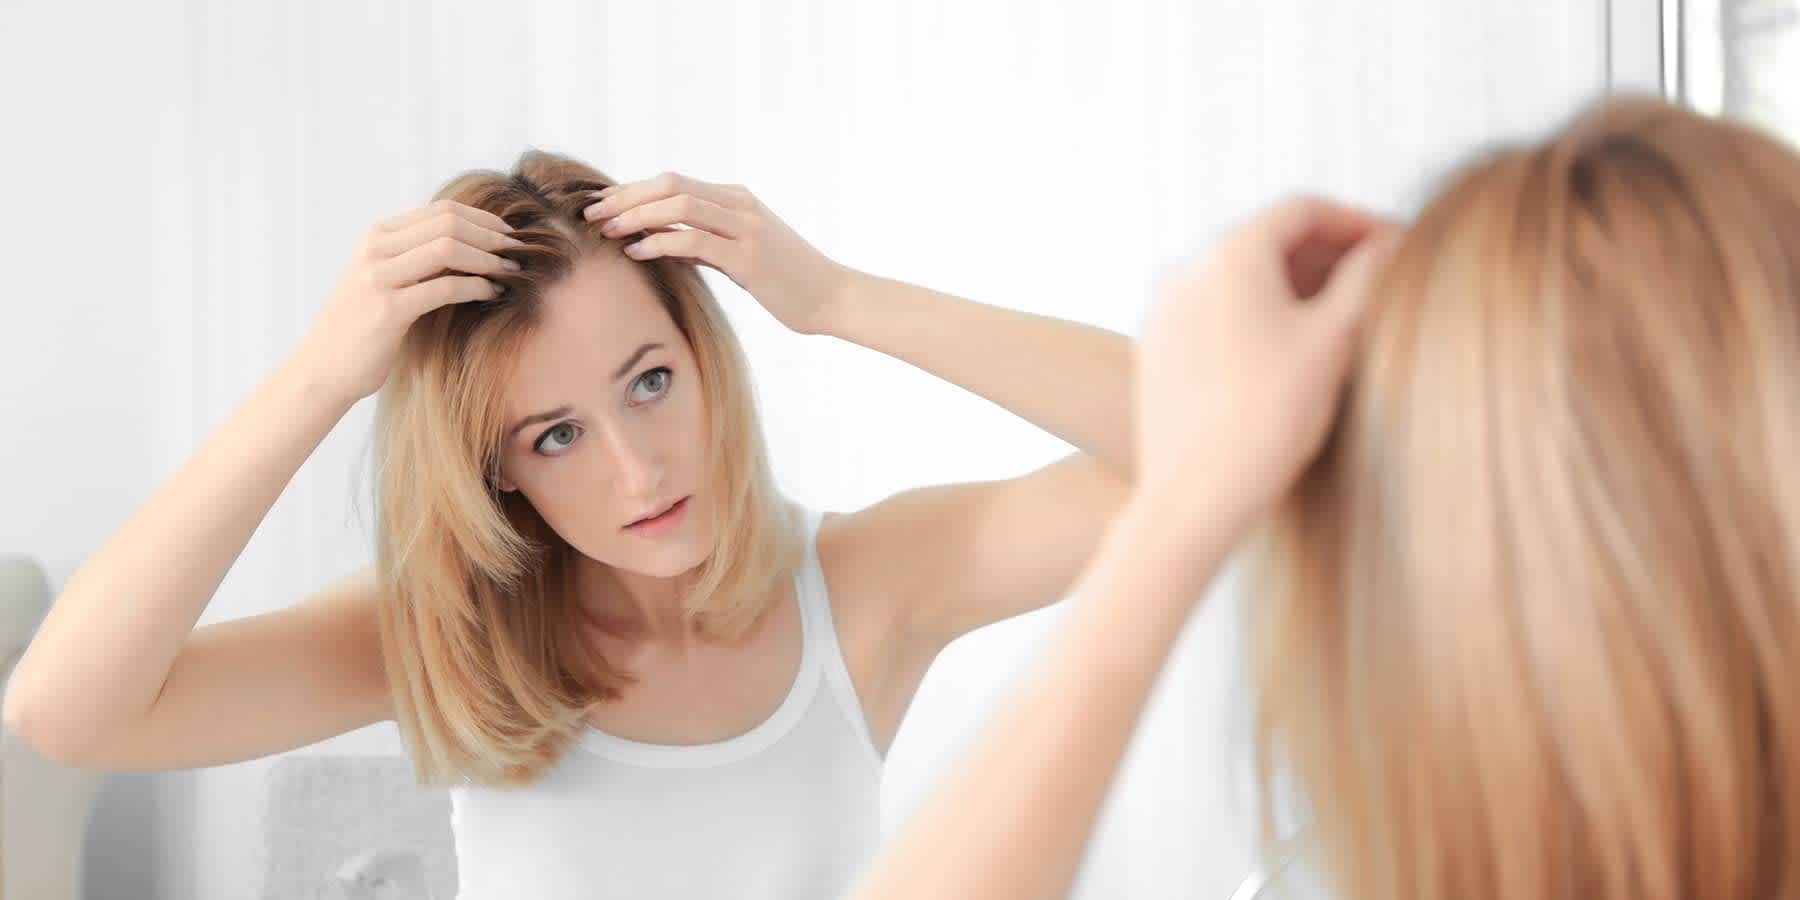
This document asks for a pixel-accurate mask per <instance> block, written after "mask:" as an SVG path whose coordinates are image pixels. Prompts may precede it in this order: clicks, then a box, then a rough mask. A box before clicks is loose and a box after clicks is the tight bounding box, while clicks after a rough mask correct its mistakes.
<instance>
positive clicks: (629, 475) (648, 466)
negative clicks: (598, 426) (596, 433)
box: [604, 425, 663, 500]
mask: <svg viewBox="0 0 1800 900" xmlns="http://www.w3.org/2000/svg"><path fill="white" fill-rule="evenodd" d="M604 432H605V441H606V448H607V456H608V457H609V462H610V464H611V466H612V471H613V480H614V484H615V486H616V487H617V489H618V492H619V495H620V496H622V497H627V498H631V499H634V500H656V499H662V498H659V497H657V496H656V491H657V489H658V488H659V487H661V485H662V478H663V464H662V455H661V454H660V453H658V452H657V451H656V449H655V447H654V445H653V443H652V441H651V440H650V435H648V434H642V433H634V432H633V431H632V430H631V429H629V428H622V427H619V426H616V425H615V426H611V427H608V428H606V429H604Z"/></svg>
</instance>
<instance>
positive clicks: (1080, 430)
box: [819, 271, 1135, 482]
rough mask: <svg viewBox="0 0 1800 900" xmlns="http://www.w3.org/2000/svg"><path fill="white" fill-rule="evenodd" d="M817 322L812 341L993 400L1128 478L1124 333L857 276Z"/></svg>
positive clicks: (1128, 351)
mask: <svg viewBox="0 0 1800 900" xmlns="http://www.w3.org/2000/svg"><path fill="white" fill-rule="evenodd" d="M819 316H820V321H821V323H822V324H821V326H820V333H822V334H829V335H831V336H833V337H836V338H840V339H842V340H846V341H850V342H851V343H854V344H858V345H860V346H863V347H867V348H869V349H871V350H875V351H878V352H880V353H884V354H886V355H888V356H892V357H894V358H895V359H898V360H901V361H903V362H907V363H910V364H912V365H913V366H916V367H917V368H919V369H922V370H924V371H926V372H929V373H931V374H932V375H935V376H937V377H939V378H942V379H943V380H945V381H948V382H950V383H951V384H954V385H956V386H958V387H961V388H963V389H965V390H968V391H971V392H973V393H975V394H977V395H979V396H981V397H984V398H986V399H988V400H990V401H993V402H994V403H996V404H998V405H1000V406H1002V407H1004V408H1005V409H1007V410H1008V411H1009V412H1012V413H1013V414H1015V415H1017V416H1019V417H1020V418H1022V419H1024V420H1026V421H1028V422H1030V423H1032V424H1033V425H1036V426H1038V427H1039V428H1042V429H1044V430H1045V431H1048V432H1050V433H1051V434H1054V435H1056V436H1057V437H1059V438H1062V439H1063V440H1065V441H1068V442H1069V443H1070V444H1072V445H1074V446H1075V447H1076V448H1077V449H1079V450H1081V451H1082V452H1084V453H1087V454H1089V455H1091V456H1093V457H1094V458H1095V459H1096V460H1098V461H1099V462H1100V464H1101V465H1102V466H1103V467H1104V469H1105V470H1106V471H1107V472H1109V473H1110V474H1112V475H1113V477H1114V478H1116V479H1118V480H1120V481H1124V482H1130V481H1132V480H1133V478H1134V473H1133V470H1134V465H1135V464H1134V462H1133V455H1132V434H1133V431H1132V404H1131V380H1132V354H1133V350H1132V342H1131V340H1130V339H1129V338H1127V337H1125V336H1124V335H1121V334H1117V333H1115V332H1112V331H1107V330H1106V329H1104V328H1096V327H1094V326H1092V325H1085V324H1082V323H1079V322H1071V321H1067V320H1064V319H1057V318H1052V317H1050V316H1040V315H1036V314H1033V313H1025V312H1019V311H1017V310H1011V309H1005V308H1003V307H998V306H991V305H988V304H985V303H978V302H976V301H973V300H966V299H963V298H961V297H957V296H954V295H951V294H946V293H943V292H941V291H935V290H932V289H930V288H926V287H920V286H919V285H915V284H908V283H907V282H904V281H896V280H894V279H891V278H883V277H880V276H876V275H870V274H867V273H863V272H855V271H851V272H849V273H848V275H847V276H845V280H844V282H843V287H841V288H839V289H838V290H837V291H836V292H835V299H834V300H832V301H830V302H828V303H826V304H825V305H824V306H823V308H822V310H821V312H820V314H819Z"/></svg>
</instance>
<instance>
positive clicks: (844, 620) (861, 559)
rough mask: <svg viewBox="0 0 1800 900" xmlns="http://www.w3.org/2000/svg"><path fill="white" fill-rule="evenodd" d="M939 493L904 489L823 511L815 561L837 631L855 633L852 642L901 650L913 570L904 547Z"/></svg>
mask: <svg viewBox="0 0 1800 900" xmlns="http://www.w3.org/2000/svg"><path fill="white" fill-rule="evenodd" d="M937 493H940V492H939V491H938V490H935V489H932V488H920V489H913V490H908V491H903V492H901V493H898V494H894V495H892V496H889V497H886V498H883V499H881V500H879V501H877V502H875V503H872V504H870V505H868V506H865V507H863V508H861V509H857V510H852V511H847V512H827V513H826V514H825V517H824V518H823V519H822V520H821V521H820V523H819V536H818V548H819V565H820V568H822V569H823V570H824V573H825V583H826V587H827V590H828V592H829V593H830V595H831V606H832V614H833V616H834V617H835V618H837V619H838V625H839V630H840V631H850V632H854V633H855V634H853V635H852V638H851V640H855V639H856V637H857V636H861V638H862V639H863V641H864V642H865V643H866V644H870V645H874V644H879V645H881V647H882V648H883V649H884V650H886V651H888V652H892V651H894V650H899V649H903V648H900V647H898V646H896V645H897V644H898V643H899V642H900V641H901V640H902V638H904V636H905V635H906V628H905V625H906V623H905V621H904V613H905V610H906V608H907V601H908V599H909V597H910V596H911V595H912V594H913V592H914V591H915V590H916V587H915V585H914V584H913V583H912V580H911V579H912V578H913V577H914V576H915V575H916V574H917V572H916V570H913V569H910V568H909V566H908V565H907V554H906V547H907V546H908V545H909V544H912V545H917V543H918V541H917V540H916V538H917V536H918V529H919V528H920V527H922V526H923V525H925V524H926V523H927V522H928V521H929V518H930V510H931V509H932V507H933V503H934V501H936V500H937V499H938V498H935V497H934V495H935V494H937ZM871 649H873V647H871ZM918 649H923V648H918ZM846 652H849V648H846Z"/></svg>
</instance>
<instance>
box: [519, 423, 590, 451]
mask: <svg viewBox="0 0 1800 900" xmlns="http://www.w3.org/2000/svg"><path fill="white" fill-rule="evenodd" d="M579 430H580V429H577V428H576V427H575V423H573V422H558V423H556V424H555V425H552V426H550V429H549V430H548V431H545V432H544V433H543V434H541V435H539V436H538V439H537V443H536V444H533V445H532V447H531V449H533V450H536V451H537V452H539V453H544V451H545V449H546V446H547V445H546V444H545V442H546V441H549V440H550V436H551V435H553V434H557V433H559V432H567V433H568V435H569V437H568V439H567V440H563V441H558V442H556V443H557V444H558V446H557V447H556V449H555V450H554V451H553V452H550V453H547V454H545V455H547V456H555V455H556V454H557V453H561V452H562V451H563V450H565V449H568V446H569V445H570V444H572V443H574V442H575V432H577V431H579Z"/></svg>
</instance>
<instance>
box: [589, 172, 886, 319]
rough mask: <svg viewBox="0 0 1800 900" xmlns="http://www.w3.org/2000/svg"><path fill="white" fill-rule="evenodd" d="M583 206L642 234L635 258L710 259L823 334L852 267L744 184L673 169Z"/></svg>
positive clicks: (616, 232) (629, 250)
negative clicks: (810, 240) (715, 180)
mask: <svg viewBox="0 0 1800 900" xmlns="http://www.w3.org/2000/svg"><path fill="white" fill-rule="evenodd" d="M596 196H598V197H599V198H601V200H600V202H598V203H594V204H593V205H590V206H588V207H587V209H586V210H584V211H583V215H584V216H586V218H587V219H588V220H589V221H601V220H605V223H606V224H605V225H603V226H602V227H601V232H602V233H603V234H605V235H606V236H608V237H612V238H621V239H622V238H628V237H632V236H634V235H637V236H638V237H637V240H635V241H634V242H632V243H630V244H627V245H626V247H625V253H626V255H628V256H630V257H631V258H632V259H636V260H646V259H656V258H657V257H662V256H672V257H678V258H682V259H690V260H693V261H695V262H700V263H704V264H706V265H708V266H711V267H713V268H715V269H718V270H719V271H721V272H724V273H725V275H726V276H727V277H729V278H730V279H731V280H732V281H734V282H736V283H737V285H738V286H739V287H741V288H743V289H744V290H746V291H749V292H750V295H751V296H753V297H755V298H756V301H757V302H758V303H761V304H762V305H763V308H764V309H767V310H768V311H769V313H770V314H771V315H773V316H774V317H775V318H776V319H777V320H779V321H780V322H781V324H783V325H786V326H787V327H788V328H790V329H792V330H794V331H797V332H800V333H802V334H817V333H819V332H820V331H822V330H823V328H824V321H825V318H826V314H827V312H828V310H829V308H830V306H831V304H832V303H833V302H835V300H836V298H837V297H838V295H839V294H840V292H841V291H842V290H843V289H844V287H845V285H846V284H847V283H848V282H849V281H850V278H851V275H852V271H851V270H850V269H848V268H846V267H844V266H841V265H839V264H837V263H835V262H833V261H832V260H830V259H829V258H827V257H826V256H825V254H823V253H820V252H819V251H818V250H817V249H815V248H814V247H813V246H812V245H811V244H809V243H807V242H806V241H805V239H803V238H801V237H800V235H799V234H796V233H795V232H794V229H792V228H789V227H788V225H787V223H786V222H783V221H781V219H780V218H778V217H777V216H776V215H775V214H774V213H773V212H770V211H769V208H768V207H766V206H764V205H763V203H762V201H760V200H758V199H756V196H755V195H753V194H751V193H750V192H749V191H748V190H746V189H745V188H744V187H743V186H742V185H736V184H713V183H711V182H706V181H700V180H698V179H694V178H689V177H687V176H685V175H680V174H677V173H674V172H664V173H663V174H661V175H658V176H656V177H655V178H650V179H647V180H644V181H633V182H624V183H621V184H616V185H613V186H612V187H609V188H607V189H605V190H603V191H598V192H596Z"/></svg>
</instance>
